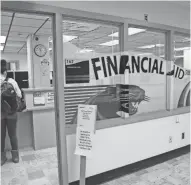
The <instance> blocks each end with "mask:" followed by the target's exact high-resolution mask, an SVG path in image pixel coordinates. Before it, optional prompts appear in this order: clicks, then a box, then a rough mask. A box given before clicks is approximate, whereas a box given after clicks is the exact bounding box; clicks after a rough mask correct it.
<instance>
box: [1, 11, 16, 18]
mask: <svg viewBox="0 0 191 185" xmlns="http://www.w3.org/2000/svg"><path fill="white" fill-rule="evenodd" d="M12 15H13V12H5V11H2V12H1V16H10V17H12Z"/></svg>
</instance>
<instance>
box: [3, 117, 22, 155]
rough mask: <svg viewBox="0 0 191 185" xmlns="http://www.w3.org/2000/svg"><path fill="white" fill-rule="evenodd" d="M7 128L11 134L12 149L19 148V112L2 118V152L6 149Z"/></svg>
mask: <svg viewBox="0 0 191 185" xmlns="http://www.w3.org/2000/svg"><path fill="white" fill-rule="evenodd" d="M6 129H7V131H8V134H9V138H10V142H11V147H12V150H18V140H17V114H14V115H10V116H7V117H6V118H2V119H1V152H4V151H5V138H6Z"/></svg>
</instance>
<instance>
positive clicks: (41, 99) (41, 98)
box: [33, 92, 45, 105]
mask: <svg viewBox="0 0 191 185" xmlns="http://www.w3.org/2000/svg"><path fill="white" fill-rule="evenodd" d="M33 101H34V105H45V95H44V93H43V92H35V93H33Z"/></svg>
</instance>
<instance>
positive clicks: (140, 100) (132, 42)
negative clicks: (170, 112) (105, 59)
mask: <svg viewBox="0 0 191 185" xmlns="http://www.w3.org/2000/svg"><path fill="white" fill-rule="evenodd" d="M128 48H129V51H132V52H135V53H136V54H137V56H139V57H140V58H139V59H140V60H139V62H140V65H141V66H143V67H142V68H145V70H144V71H143V70H139V71H137V72H136V73H131V74H130V75H129V84H130V85H131V88H132V92H134V95H136V93H137V96H136V97H137V100H136V101H135V100H132V101H134V106H133V107H134V109H137V113H136V115H137V114H141V113H149V112H155V111H161V110H166V75H165V71H166V62H165V60H164V58H165V33H164V32H157V31H153V30H150V29H147V28H139V27H135V26H130V27H129V28H128ZM137 58H138V57H137ZM144 58H145V60H146V61H144V62H143V59H144ZM136 60H137V61H138V59H136ZM137 64H138V63H137ZM136 89H137V90H136ZM138 92H139V93H138ZM138 95H139V96H138Z"/></svg>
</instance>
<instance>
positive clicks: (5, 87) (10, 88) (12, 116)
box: [0, 60, 22, 166]
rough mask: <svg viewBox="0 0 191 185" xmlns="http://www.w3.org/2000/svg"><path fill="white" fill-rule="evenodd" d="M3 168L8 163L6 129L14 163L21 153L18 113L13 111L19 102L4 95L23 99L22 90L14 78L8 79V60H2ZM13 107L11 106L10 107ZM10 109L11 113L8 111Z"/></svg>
mask: <svg viewBox="0 0 191 185" xmlns="http://www.w3.org/2000/svg"><path fill="white" fill-rule="evenodd" d="M0 82H1V166H2V165H3V164H5V162H6V161H7V157H6V152H5V138H6V129H7V130H8V135H9V138H10V143H11V148H12V150H11V154H12V161H13V162H14V163H18V162H19V151H18V140H17V129H16V128H17V111H13V110H14V108H13V107H15V106H17V105H15V104H16V103H17V102H14V101H13V100H14V98H13V99H11V101H12V102H10V99H9V100H8V99H7V100H4V98H5V96H4V94H3V93H5V94H7V97H8V96H10V94H9V93H11V95H12V94H14V95H15V97H16V96H17V97H19V98H22V94H21V90H20V89H19V86H18V84H17V82H16V81H15V80H14V79H12V78H7V62H6V60H1V75H0ZM5 91H6V92H5ZM10 105H11V106H10ZM8 109H10V110H11V111H7V110H8ZM15 110H16V109H15Z"/></svg>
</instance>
